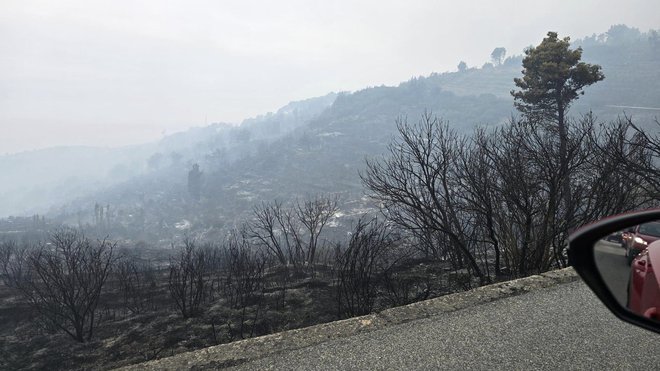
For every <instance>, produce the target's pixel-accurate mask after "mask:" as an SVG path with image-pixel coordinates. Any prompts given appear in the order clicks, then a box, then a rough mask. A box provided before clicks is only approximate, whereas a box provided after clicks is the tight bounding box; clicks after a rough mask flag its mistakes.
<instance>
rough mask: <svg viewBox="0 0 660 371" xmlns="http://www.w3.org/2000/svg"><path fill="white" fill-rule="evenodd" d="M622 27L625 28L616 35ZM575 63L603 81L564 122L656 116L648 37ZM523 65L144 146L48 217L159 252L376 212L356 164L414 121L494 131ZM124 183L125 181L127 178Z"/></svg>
mask: <svg viewBox="0 0 660 371" xmlns="http://www.w3.org/2000/svg"><path fill="white" fill-rule="evenodd" d="M624 27H625V26H624ZM574 44H575V45H581V46H582V47H583V48H584V54H583V59H584V60H585V61H586V62H590V63H598V64H601V65H602V67H603V71H604V73H605V76H606V79H605V80H604V81H602V82H599V83H598V84H596V85H594V86H592V87H589V88H587V89H586V94H585V95H584V96H582V97H581V98H580V99H579V100H578V101H577V103H576V104H575V105H574V107H573V108H572V110H571V113H572V114H573V115H579V114H580V113H583V112H588V111H589V110H593V111H594V112H595V113H596V115H597V116H598V117H600V119H602V120H610V119H613V118H616V116H618V115H621V114H624V113H626V114H630V115H632V116H633V118H634V119H636V120H637V121H638V122H642V123H645V124H648V123H650V122H651V121H652V119H653V117H654V116H658V115H659V114H660V111H654V110H652V109H650V110H649V109H645V110H644V109H622V108H619V107H617V106H630V107H647V108H654V107H657V106H658V105H659V104H660V103H658V102H660V89H658V85H659V83H658V82H659V81H660V68H658V66H660V47H658V43H657V42H656V40H655V39H654V38H653V33H652V32H649V33H640V32H639V31H636V30H635V29H632V28H628V27H625V28H621V26H613V28H611V29H610V31H608V33H605V34H602V35H594V36H591V37H588V38H584V39H581V40H575V42H574ZM521 60H522V57H521V56H513V57H509V58H508V59H506V60H505V61H504V62H503V63H502V64H501V65H497V66H493V65H490V64H486V65H485V66H483V67H482V68H470V69H467V70H465V71H462V72H449V73H442V74H435V73H434V74H431V75H430V76H426V77H418V78H413V79H411V80H409V81H407V82H403V83H401V84H399V85H398V86H396V87H388V86H380V87H373V88H367V89H364V90H361V91H357V92H353V93H340V94H329V95H327V96H324V97H319V98H313V99H310V100H306V101H302V102H294V103H291V104H290V105H287V106H285V107H283V108H282V109H280V110H279V111H278V112H276V113H274V114H269V115H266V116H263V117H258V118H255V119H250V120H246V121H245V122H244V123H243V124H242V125H241V126H238V127H232V126H228V125H220V124H217V125H212V126H209V127H206V128H197V129H193V130H190V131H188V132H185V133H180V134H176V135H172V136H170V137H167V138H165V139H163V140H162V141H161V142H160V143H157V144H154V145H151V147H144V148H149V149H150V151H151V152H150V153H149V155H148V156H147V155H144V153H143V152H140V153H142V158H143V160H142V162H139V161H137V162H135V163H133V164H129V166H135V167H139V168H141V170H140V171H139V172H138V174H136V175H134V176H132V177H130V179H127V178H121V181H117V182H114V183H112V184H108V185H107V186H105V187H104V188H102V189H99V190H98V191H95V192H93V193H91V194H88V195H87V196H84V197H79V198H77V199H76V200H75V201H72V202H68V203H62V204H61V205H62V206H61V207H57V208H53V209H51V211H50V214H49V215H50V216H51V217H53V218H56V219H58V220H61V221H63V222H66V223H71V224H77V223H80V224H85V223H92V222H93V220H94V218H93V213H94V205H95V204H96V203H98V204H100V205H110V209H111V214H110V218H109V222H108V224H107V226H106V227H104V228H108V229H109V230H110V232H111V233H113V234H115V235H121V236H126V237H127V238H131V239H143V240H147V241H154V242H155V241H159V240H162V241H167V240H168V239H169V238H171V236H175V235H181V234H182V233H184V232H187V233H194V234H197V235H200V236H205V237H209V238H215V237H217V236H220V235H222V234H223V233H225V232H226V230H227V229H228V228H231V227H233V226H235V225H236V224H237V223H239V222H240V221H241V220H244V219H245V218H248V217H249V214H250V211H251V209H252V208H253V207H254V206H255V205H258V204H259V203H260V202H262V201H270V200H274V199H279V200H289V199H292V198H294V197H305V196H307V195H313V194H318V193H337V194H340V195H341V196H342V200H343V205H342V213H343V214H344V215H351V214H359V213H361V212H364V211H369V210H374V209H373V206H374V205H372V204H370V201H369V200H368V199H367V198H366V197H364V191H363V189H362V185H361V183H360V179H359V176H358V172H359V171H361V170H362V169H363V168H364V159H365V157H374V156H379V155H381V154H383V153H384V152H385V151H386V146H387V144H388V143H389V142H390V140H391V138H392V136H393V135H395V120H396V119H397V118H399V117H401V118H406V117H407V119H408V120H409V121H416V120H418V118H419V116H420V114H421V113H422V112H424V111H432V112H433V113H434V114H436V115H438V116H440V117H442V118H443V119H444V120H447V121H448V122H449V123H450V125H451V126H452V127H453V128H455V129H456V130H458V131H460V132H465V133H469V132H471V131H472V129H473V128H474V127H475V126H476V125H498V124H500V123H502V122H504V121H505V120H507V119H508V118H510V117H511V116H512V115H514V114H515V109H514V108H513V101H512V98H511V96H510V94H509V91H510V90H511V89H514V85H513V78H514V77H517V76H520V71H521V69H522V67H521ZM194 163H197V164H199V165H200V168H201V170H202V171H203V173H204V175H203V187H202V195H201V200H200V201H199V202H197V201H194V200H192V199H191V197H190V196H189V194H188V191H187V174H188V171H189V170H190V168H191V166H192V164H194ZM130 173H131V172H130V171H129V172H128V174H130Z"/></svg>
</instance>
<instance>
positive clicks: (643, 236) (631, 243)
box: [621, 222, 660, 264]
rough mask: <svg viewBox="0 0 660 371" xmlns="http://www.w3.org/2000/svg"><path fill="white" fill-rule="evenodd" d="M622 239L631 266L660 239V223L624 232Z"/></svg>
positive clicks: (642, 225) (638, 226) (639, 226)
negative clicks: (637, 257)
mask: <svg viewBox="0 0 660 371" xmlns="http://www.w3.org/2000/svg"><path fill="white" fill-rule="evenodd" d="M621 237H622V241H623V242H622V243H621V245H622V246H623V248H625V249H626V257H627V258H628V264H630V263H632V261H633V259H635V257H636V256H637V254H639V253H641V252H642V251H643V250H644V249H646V248H647V247H648V246H649V244H651V243H652V242H655V241H656V240H658V239H660V222H651V223H644V224H640V225H637V226H635V227H633V228H631V229H630V230H627V231H624V232H623V233H622V236H621Z"/></svg>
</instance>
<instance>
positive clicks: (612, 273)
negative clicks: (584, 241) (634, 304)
mask: <svg viewBox="0 0 660 371" xmlns="http://www.w3.org/2000/svg"><path fill="white" fill-rule="evenodd" d="M625 254H626V250H625V249H624V248H622V247H621V244H618V243H614V242H610V241H604V240H601V241H599V242H597V243H596V246H594V258H595V260H596V266H597V267H598V271H599V272H600V274H601V276H602V277H603V280H604V281H605V284H607V286H608V287H609V289H610V291H611V292H612V293H613V294H614V296H615V297H616V299H617V300H618V301H619V304H621V306H624V307H625V306H626V304H627V303H628V280H629V279H630V266H629V265H628V263H627V261H626V255H625Z"/></svg>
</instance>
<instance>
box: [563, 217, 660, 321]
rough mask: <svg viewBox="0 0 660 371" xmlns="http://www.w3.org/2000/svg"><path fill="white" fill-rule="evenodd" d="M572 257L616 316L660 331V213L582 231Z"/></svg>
mask: <svg viewBox="0 0 660 371" xmlns="http://www.w3.org/2000/svg"><path fill="white" fill-rule="evenodd" d="M636 226H639V228H635V227H636ZM568 255H569V262H570V263H571V265H572V266H573V267H574V268H575V270H576V271H577V273H578V274H579V275H580V277H581V278H582V279H583V280H584V281H585V283H586V284H587V285H588V286H589V287H590V288H591V290H592V291H593V292H594V293H595V294H596V296H597V297H598V298H599V299H600V300H601V301H602V302H603V303H604V304H605V306H607V308H609V309H610V310H611V311H612V313H614V314H615V315H616V316H617V317H619V318H620V319H622V320H624V321H626V322H629V323H632V324H634V325H637V326H640V327H643V328H645V329H648V330H651V331H655V332H658V333H660V209H657V210H647V211H641V212H635V213H628V214H623V215H617V216H613V217H609V218H606V219H603V220H600V221H598V222H596V223H593V224H590V225H587V226H585V227H583V228H580V229H579V230H577V231H576V232H574V233H573V234H571V236H570V238H569V250H568ZM656 271H657V275H656Z"/></svg>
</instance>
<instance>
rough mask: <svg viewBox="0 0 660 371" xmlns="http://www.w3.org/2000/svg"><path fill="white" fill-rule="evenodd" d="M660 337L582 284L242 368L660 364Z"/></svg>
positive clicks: (521, 367) (241, 367)
mask: <svg viewBox="0 0 660 371" xmlns="http://www.w3.org/2000/svg"><path fill="white" fill-rule="evenodd" d="M659 355H660V335H657V334H655V333H651V332H648V331H645V330H642V329H639V328H637V327H634V326H632V325H629V324H626V323H624V322H621V321H620V320H618V319H617V318H615V317H614V316H613V315H612V314H610V312H609V311H608V310H607V309H606V308H605V307H604V306H603V305H602V304H601V303H600V302H599V301H598V299H596V297H595V296H594V295H593V294H592V293H591V291H589V289H588V288H587V287H586V286H585V285H584V284H583V283H582V282H581V281H580V282H573V283H568V284H563V285H559V286H555V287H552V288H548V289H543V290H539V291H534V292H531V293H527V294H523V295H520V296H514V297H509V298H505V299H501V300H497V301H493V302H489V303H486V304H482V305H478V306H475V307H472V308H469V309H464V310H459V311H456V312H451V313H444V314H439V315H437V316H433V317H430V318H425V319H421V320H416V321H412V322H408V323H404V324H401V325H396V326H390V327H386V328H383V329H381V330H377V331H374V332H368V333H362V334H359V335H355V336H351V337H347V338H342V339H337V340H331V341H328V342H325V343H321V344H318V345H314V346H310V347H307V348H302V349H298V350H295V351H287V352H282V353H278V354H274V355H270V356H267V357H265V358H261V359H257V360H254V361H251V362H247V363H243V364H240V365H237V366H236V367H234V369H236V370H264V369H277V370H289V369H295V370H318V369H324V370H325V369H331V370H364V369H368V370H389V369H399V370H411V369H423V370H437V369H443V370H457V369H477V370H493V369H497V370H510V369H514V370H527V369H534V370H536V369H547V370H557V369H561V370H572V369H589V370H610V369H613V370H622V369H657V368H658V367H659V360H660V356H659Z"/></svg>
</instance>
